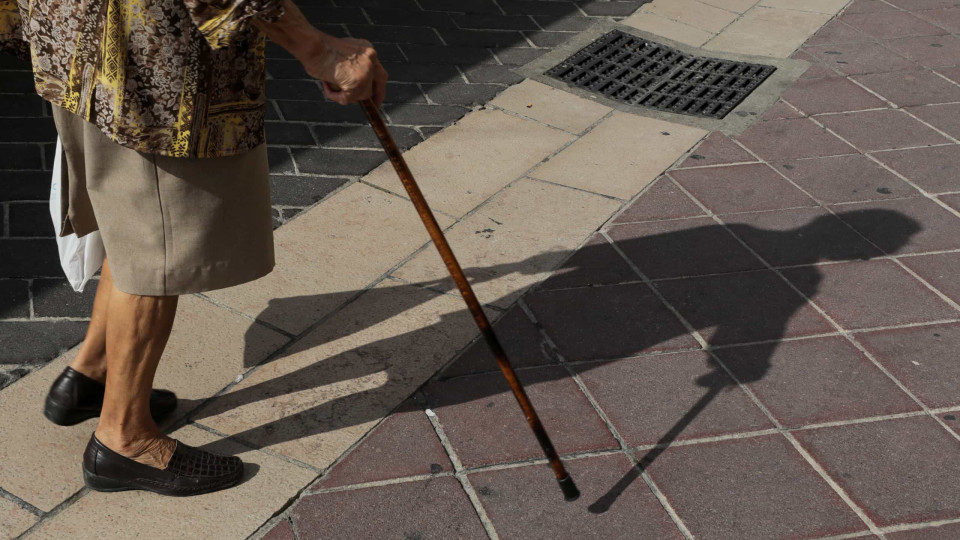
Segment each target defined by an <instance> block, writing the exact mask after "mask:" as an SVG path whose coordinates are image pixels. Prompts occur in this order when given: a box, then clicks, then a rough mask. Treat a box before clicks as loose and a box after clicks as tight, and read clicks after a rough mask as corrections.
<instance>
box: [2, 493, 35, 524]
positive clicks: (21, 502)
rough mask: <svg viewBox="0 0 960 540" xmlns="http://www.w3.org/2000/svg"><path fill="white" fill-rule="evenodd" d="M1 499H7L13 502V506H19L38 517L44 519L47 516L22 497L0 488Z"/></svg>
mask: <svg viewBox="0 0 960 540" xmlns="http://www.w3.org/2000/svg"><path fill="white" fill-rule="evenodd" d="M0 499H6V500H8V501H10V502H12V503H13V504H15V505H17V506H19V507H20V508H21V509H23V510H26V511H28V512H30V513H31V514H33V515H35V516H37V517H40V518H42V517H43V515H44V514H45V512H44V511H43V510H41V509H39V508H37V507H36V506H34V505H32V504H30V503H28V502H27V501H25V500H23V499H21V498H20V497H17V496H16V495H14V494H13V493H10V492H9V491H7V490H5V489H3V488H0Z"/></svg>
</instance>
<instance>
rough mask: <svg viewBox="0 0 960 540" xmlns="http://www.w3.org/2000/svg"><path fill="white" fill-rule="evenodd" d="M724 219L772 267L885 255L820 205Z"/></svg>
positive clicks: (738, 215) (735, 233)
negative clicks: (819, 206) (818, 206)
mask: <svg viewBox="0 0 960 540" xmlns="http://www.w3.org/2000/svg"><path fill="white" fill-rule="evenodd" d="M724 221H725V222H726V223H727V224H728V225H729V227H730V230H731V231H732V232H733V234H734V235H736V236H737V237H739V238H740V239H741V240H743V241H744V242H746V244H747V245H748V246H750V248H751V249H753V250H754V251H756V252H757V253H758V254H759V255H760V256H761V257H763V259H764V260H766V261H767V262H769V263H770V264H772V265H773V266H795V265H801V264H813V263H817V262H820V261H824V260H841V261H844V260H852V259H867V258H870V257H876V256H879V255H882V253H880V251H878V250H877V249H876V248H875V247H873V246H872V245H870V243H869V242H867V241H866V240H864V239H863V237H861V236H860V235H859V234H857V233H856V232H854V231H852V230H851V229H850V227H848V226H846V225H845V224H844V223H843V222H842V221H840V220H839V219H837V218H836V217H834V216H833V215H831V214H830V213H829V212H827V211H826V210H823V209H821V208H801V209H796V210H781V211H779V212H760V213H756V214H736V215H732V216H728V217H727V218H725V219H724Z"/></svg>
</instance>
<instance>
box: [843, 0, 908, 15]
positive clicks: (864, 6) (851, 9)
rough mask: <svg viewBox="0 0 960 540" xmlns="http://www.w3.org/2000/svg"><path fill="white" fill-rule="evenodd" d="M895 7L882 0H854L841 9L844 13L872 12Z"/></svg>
mask: <svg viewBox="0 0 960 540" xmlns="http://www.w3.org/2000/svg"><path fill="white" fill-rule="evenodd" d="M894 9H896V8H895V7H893V6H891V5H890V4H888V3H886V2H884V1H883V0H854V1H853V2H851V3H850V5H848V6H847V7H846V9H844V10H843V12H844V13H845V14H850V13H873V12H876V11H890V10H894Z"/></svg>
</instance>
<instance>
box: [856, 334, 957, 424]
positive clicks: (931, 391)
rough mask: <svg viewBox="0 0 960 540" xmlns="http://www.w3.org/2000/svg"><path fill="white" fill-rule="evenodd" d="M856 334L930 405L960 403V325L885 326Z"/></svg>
mask: <svg viewBox="0 0 960 540" xmlns="http://www.w3.org/2000/svg"><path fill="white" fill-rule="evenodd" d="M856 338H857V341H859V342H860V343H861V344H863V346H864V348H866V350H867V351H869V352H870V354H872V355H873V357H874V358H876V359H877V361H878V362H880V363H881V364H882V365H883V366H884V367H885V368H887V371H889V372H890V373H892V374H893V376H894V377H896V378H897V380H899V381H900V382H901V383H903V385H904V386H906V387H907V388H908V389H909V390H910V391H911V392H913V394H914V395H915V396H917V398H919V399H920V401H921V402H923V403H924V404H926V405H927V406H928V407H932V408H939V407H953V406H956V405H960V390H958V388H960V365H958V362H957V350H958V347H960V325H957V324H945V325H934V326H919V327H914V328H900V329H896V330H882V331H878V332H866V333H862V334H860V333H858V334H856Z"/></svg>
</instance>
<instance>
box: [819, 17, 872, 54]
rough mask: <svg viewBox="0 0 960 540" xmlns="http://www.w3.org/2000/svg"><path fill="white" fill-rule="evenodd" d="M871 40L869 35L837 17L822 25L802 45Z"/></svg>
mask: <svg viewBox="0 0 960 540" xmlns="http://www.w3.org/2000/svg"><path fill="white" fill-rule="evenodd" d="M872 40H873V38H871V37H870V36H868V35H866V34H864V33H863V32H861V31H859V30H857V29H856V28H854V27H852V26H850V25H849V24H847V23H845V22H843V20H841V19H839V18H837V19H833V20H832V21H830V22H828V23H827V24H825V25H823V28H821V29H820V30H819V31H817V33H816V34H814V35H813V36H811V37H810V39H808V40H807V42H806V43H804V45H805V46H807V47H812V46H814V45H826V44H829V43H859V42H863V41H872Z"/></svg>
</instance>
